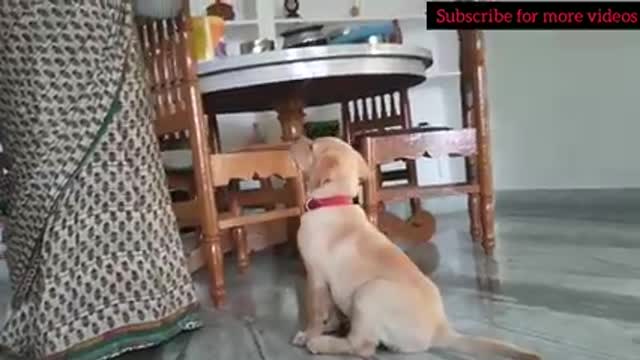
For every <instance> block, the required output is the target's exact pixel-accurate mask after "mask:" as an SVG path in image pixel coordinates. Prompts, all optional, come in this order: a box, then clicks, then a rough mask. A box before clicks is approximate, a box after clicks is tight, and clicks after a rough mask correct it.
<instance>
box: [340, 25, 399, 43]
mask: <svg viewBox="0 0 640 360" xmlns="http://www.w3.org/2000/svg"><path fill="white" fill-rule="evenodd" d="M395 31H396V30H395V27H394V23H393V22H391V21H389V22H383V23H379V24H372V25H360V26H353V27H347V28H343V29H339V30H336V31H334V32H332V33H331V34H330V35H329V39H328V43H329V44H331V45H334V44H361V43H367V42H371V40H372V39H374V42H391V39H392V37H393V35H394V32H395Z"/></svg>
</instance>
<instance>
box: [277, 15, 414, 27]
mask: <svg viewBox="0 0 640 360" xmlns="http://www.w3.org/2000/svg"><path fill="white" fill-rule="evenodd" d="M394 19H397V20H399V21H406V20H425V19H426V15H404V16H396V17H391V18H390V17H387V16H385V17H382V16H358V17H341V18H317V19H313V18H294V19H283V18H280V19H276V20H275V23H276V25H289V24H309V23H324V24H335V23H357V22H369V21H391V20H394Z"/></svg>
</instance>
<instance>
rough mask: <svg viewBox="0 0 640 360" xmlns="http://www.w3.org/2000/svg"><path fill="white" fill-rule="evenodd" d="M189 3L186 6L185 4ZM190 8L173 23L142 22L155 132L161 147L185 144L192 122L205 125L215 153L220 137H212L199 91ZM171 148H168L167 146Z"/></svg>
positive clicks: (154, 20) (163, 21) (143, 44)
mask: <svg viewBox="0 0 640 360" xmlns="http://www.w3.org/2000/svg"><path fill="white" fill-rule="evenodd" d="M185 3H186V2H185ZM188 13H189V10H188V6H187V5H185V6H184V7H183V11H182V13H181V14H180V16H178V17H176V18H169V19H144V18H140V19H138V21H137V23H138V30H139V34H140V40H141V43H142V49H143V53H144V59H145V65H146V68H147V72H148V76H149V77H150V84H149V85H150V91H151V95H152V97H153V106H154V110H155V115H156V118H155V122H154V128H155V132H156V135H157V136H158V138H159V140H160V143H161V146H163V145H164V146H163V147H168V146H171V144H173V143H176V142H178V143H183V142H185V141H186V140H187V139H188V137H189V130H190V127H191V126H190V121H192V120H193V119H198V120H199V121H201V123H202V127H203V129H204V131H205V137H206V138H207V139H208V140H209V143H210V144H209V145H210V147H211V148H212V149H214V150H215V149H216V148H217V147H218V144H217V141H216V140H217V136H210V130H209V127H208V122H207V121H206V117H205V116H204V112H203V110H202V104H201V100H200V99H199V97H200V92H199V90H198V76H197V64H196V61H195V60H193V58H192V55H191V42H192V29H191V22H190V21H189V18H188ZM167 145H168V146H167Z"/></svg>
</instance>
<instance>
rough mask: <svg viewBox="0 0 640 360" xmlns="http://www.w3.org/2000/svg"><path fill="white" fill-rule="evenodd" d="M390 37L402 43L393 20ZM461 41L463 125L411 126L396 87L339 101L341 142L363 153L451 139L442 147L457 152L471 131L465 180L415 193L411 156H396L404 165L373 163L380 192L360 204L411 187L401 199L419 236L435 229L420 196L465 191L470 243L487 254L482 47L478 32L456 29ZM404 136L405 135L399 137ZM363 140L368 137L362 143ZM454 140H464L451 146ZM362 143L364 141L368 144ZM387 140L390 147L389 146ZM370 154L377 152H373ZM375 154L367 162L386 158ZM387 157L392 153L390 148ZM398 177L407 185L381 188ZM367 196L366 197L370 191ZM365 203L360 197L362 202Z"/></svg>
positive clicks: (490, 233)
mask: <svg viewBox="0 0 640 360" xmlns="http://www.w3.org/2000/svg"><path fill="white" fill-rule="evenodd" d="M394 39H395V40H394V42H402V33H401V31H400V29H399V27H398V25H397V22H396V35H395V36H394ZM460 45H461V46H460V49H461V50H460V69H461V73H462V77H461V98H462V109H463V129H457V130H454V129H446V128H433V127H432V128H429V127H428V126H425V127H424V128H422V129H421V128H420V127H417V128H413V129H412V128H411V124H412V121H411V113H410V105H409V99H408V94H407V92H406V91H405V90H398V91H395V92H392V93H389V94H382V95H377V96H372V97H369V98H364V99H356V100H353V101H350V102H346V103H344V104H343V105H342V117H343V124H344V137H345V140H346V141H348V142H349V143H351V144H353V145H354V146H355V147H357V148H359V149H361V150H362V151H365V149H367V147H368V146H374V147H375V146H377V145H376V144H378V143H384V144H385V145H384V146H385V147H387V148H389V149H390V150H392V149H394V147H402V146H408V147H409V148H411V146H412V145H411V144H410V143H406V142H407V141H414V140H416V141H419V143H420V144H422V145H424V147H425V149H424V150H428V148H429V147H433V146H440V145H439V144H446V143H447V142H449V141H453V142H454V143H453V145H450V147H449V148H448V150H447V151H449V152H450V153H452V154H455V153H456V151H458V150H460V149H457V148H456V146H462V147H465V148H466V149H470V146H471V145H470V144H469V143H468V141H471V139H472V137H471V134H472V133H471V132H470V131H471V130H473V134H474V135H473V141H474V146H475V147H474V152H473V153H465V164H466V172H467V181H466V183H465V184H451V185H445V186H436V187H426V188H423V189H422V190H420V191H417V190H416V191H413V190H411V189H418V188H419V187H418V186H417V173H416V163H415V158H416V157H414V156H406V157H403V156H397V157H396V158H401V160H402V161H404V162H405V163H406V167H405V169H399V170H393V171H389V172H381V171H380V167H379V166H378V167H376V169H375V172H376V174H377V175H376V179H377V180H376V181H378V183H377V184H375V188H376V189H380V191H379V193H380V194H382V195H381V196H379V197H378V196H374V198H372V199H373V201H374V202H375V204H365V206H369V207H370V211H373V210H371V209H372V207H377V208H380V207H381V205H382V202H384V201H386V200H388V199H387V198H388V196H387V195H386V194H389V193H393V194H395V195H393V196H392V198H393V199H394V200H399V199H401V198H403V197H401V196H399V195H400V194H401V192H398V191H396V190H397V189H400V190H402V189H405V190H407V189H409V190H411V191H407V193H406V195H407V196H405V197H404V199H410V202H411V210H412V219H410V221H409V224H412V225H414V228H417V229H419V230H418V231H414V236H419V235H420V234H419V232H420V231H423V232H424V231H427V232H431V233H432V232H433V231H434V230H435V220H434V219H433V217H431V216H430V215H428V216H425V214H427V213H425V212H422V211H421V208H422V204H421V202H420V198H421V197H425V196H441V195H451V194H458V193H467V194H469V199H468V200H469V201H468V204H469V205H468V208H469V215H470V224H471V226H470V232H471V236H472V238H473V239H474V241H476V240H480V239H481V240H482V245H483V247H484V249H485V252H487V253H491V252H492V250H493V248H494V246H495V233H494V232H495V231H494V205H493V203H494V200H493V180H492V176H491V158H490V150H489V142H490V141H489V130H488V120H487V117H488V116H487V107H486V103H487V101H486V94H485V84H484V81H485V76H484V72H485V69H484V66H485V64H484V50H483V47H482V34H481V32H479V31H461V32H460ZM424 125H427V124H424ZM434 130H440V131H434ZM403 134H405V135H406V136H403ZM421 134H422V135H421ZM385 136H390V138H389V140H387V141H388V142H390V143H387V142H386V141H384V140H382V139H383V138H384V137H385ZM363 139H368V140H365V141H363ZM456 141H463V142H462V143H459V144H458V145H455V144H456V143H455V142H456ZM367 143H368V144H369V145H367ZM391 144H395V145H393V146H391ZM380 146H382V145H380ZM447 146H449V145H447ZM476 150H477V151H476ZM407 151H409V150H407ZM423 152H424V151H423ZM363 154H364V153H363ZM375 154H381V153H380V152H376V153H375ZM375 154H374V155H375ZM374 155H372V156H373V157H372V158H371V159H370V161H374V162H375V163H376V164H381V163H385V162H386V161H380V159H379V158H376V156H374ZM388 155H389V156H390V157H393V152H392V153H390V154H388ZM409 155H410V154H409ZM427 155H428V156H429V157H434V156H447V155H448V154H447V153H446V151H445V152H444V153H443V152H438V153H437V154H434V153H433V152H429V153H428V154H427ZM418 157H421V156H418ZM397 180H403V181H404V182H406V184H407V185H406V186H404V187H403V186H401V187H394V188H390V189H389V191H388V192H387V191H386V190H382V185H383V183H385V182H388V181H397ZM370 191H371V189H370ZM369 195H370V196H371V192H370V194H369ZM374 195H375V193H374ZM366 201H367V200H366V199H365V202H366ZM380 214H382V215H383V216H384V217H381V218H380V219H376V220H380V226H381V228H383V229H384V228H385V227H387V228H390V227H393V228H396V229H400V230H402V227H401V224H400V223H398V221H397V220H396V219H394V218H393V217H391V216H390V215H389V214H388V213H385V212H381V213H380ZM416 214H417V215H418V216H417V215H416ZM378 217H380V216H379V215H377V216H376V218H378ZM425 224H426V225H425ZM405 231H406V230H405ZM429 236H430V234H429ZM423 237H424V236H423Z"/></svg>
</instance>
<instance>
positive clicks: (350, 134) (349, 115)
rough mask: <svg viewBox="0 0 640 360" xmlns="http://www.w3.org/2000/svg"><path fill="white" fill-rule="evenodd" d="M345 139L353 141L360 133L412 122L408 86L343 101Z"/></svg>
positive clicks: (407, 125)
mask: <svg viewBox="0 0 640 360" xmlns="http://www.w3.org/2000/svg"><path fill="white" fill-rule="evenodd" d="M342 121H343V126H344V138H345V140H346V141H347V142H348V143H350V144H353V143H354V141H355V139H356V138H357V137H359V136H361V135H364V134H367V133H372V132H376V131H380V130H389V129H405V128H409V127H410V126H411V115H410V108H409V100H408V95H407V91H406V90H399V91H396V92H392V93H388V94H382V95H376V96H373V97H367V98H360V99H355V100H351V101H348V102H345V103H343V104H342Z"/></svg>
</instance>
